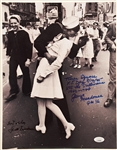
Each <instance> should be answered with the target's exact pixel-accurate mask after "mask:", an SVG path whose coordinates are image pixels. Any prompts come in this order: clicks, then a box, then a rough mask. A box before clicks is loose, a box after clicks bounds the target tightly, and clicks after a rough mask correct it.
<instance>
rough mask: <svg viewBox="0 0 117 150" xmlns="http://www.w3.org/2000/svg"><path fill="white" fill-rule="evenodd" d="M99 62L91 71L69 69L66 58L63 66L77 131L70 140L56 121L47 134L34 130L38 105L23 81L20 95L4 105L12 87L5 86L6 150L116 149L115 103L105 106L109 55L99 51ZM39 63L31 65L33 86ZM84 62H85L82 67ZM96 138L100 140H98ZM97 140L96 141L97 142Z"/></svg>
mask: <svg viewBox="0 0 117 150" xmlns="http://www.w3.org/2000/svg"><path fill="white" fill-rule="evenodd" d="M97 59H98V61H97V62H95V63H94V68H93V69H92V70H91V69H90V68H88V67H82V68H80V69H78V68H77V69H74V68H72V67H69V64H70V63H71V60H70V59H69V58H67V59H66V60H65V62H64V64H63V75H62V79H63V83H64V91H65V94H66V97H67V103H68V108H69V112H70V118H71V122H72V123H73V124H74V125H75V127H76V128H75V130H74V131H73V132H72V136H71V137H70V138H69V139H65V134H64V133H63V134H60V132H59V128H58V124H57V120H56V118H55V116H54V118H53V121H52V122H51V123H50V124H48V126H47V132H46V134H41V133H40V132H37V131H36V130H35V125H37V123H38V115H37V104H36V101H35V100H34V99H31V98H30V97H26V96H24V95H23V94H22V92H21V85H22V79H19V80H18V84H19V87H20V93H19V94H18V96H17V98H16V99H15V100H13V101H11V102H9V103H5V97H6V96H7V95H8V94H9V89H10V87H9V84H8V83H7V84H5V85H4V86H3V121H2V122H3V137H2V148H3V149H12V148H16V149H42V148H51V149H53V148H64V149H68V148H77V149H80V148H83V149H87V148H88V149H89V148H91V149H92V148H95V149H115V148H117V147H116V102H115V100H114V102H113V103H112V105H111V106H110V107H109V108H104V107H103V104H104V102H105V100H106V98H107V94H108V93H107V85H108V81H109V75H108V70H109V52H108V51H100V53H99V55H98V58H97ZM35 64H36V62H32V64H31V65H30V75H31V80H32V82H33V78H34V72H35ZM83 64H84V60H83V59H82V66H83ZM96 137H97V138H96ZM95 138H96V141H95V140H94V139H95Z"/></svg>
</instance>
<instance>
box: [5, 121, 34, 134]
mask: <svg viewBox="0 0 117 150" xmlns="http://www.w3.org/2000/svg"><path fill="white" fill-rule="evenodd" d="M25 125H26V123H25V121H23V120H21V121H15V120H12V121H8V123H7V126H9V127H10V128H9V129H8V131H9V132H10V133H12V132H14V131H26V130H34V128H30V127H25Z"/></svg>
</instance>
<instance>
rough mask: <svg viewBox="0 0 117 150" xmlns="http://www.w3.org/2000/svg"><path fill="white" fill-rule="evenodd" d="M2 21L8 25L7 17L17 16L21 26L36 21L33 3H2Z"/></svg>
mask: <svg viewBox="0 0 117 150" xmlns="http://www.w3.org/2000/svg"><path fill="white" fill-rule="evenodd" d="M2 10H3V11H2V21H3V22H7V23H8V16H9V15H13V14H17V15H20V17H21V20H22V22H21V24H22V25H25V24H26V22H27V21H30V22H33V21H36V9H35V3H2Z"/></svg>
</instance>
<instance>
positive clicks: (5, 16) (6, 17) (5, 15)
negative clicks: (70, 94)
mask: <svg viewBox="0 0 117 150" xmlns="http://www.w3.org/2000/svg"><path fill="white" fill-rule="evenodd" d="M4 19H5V21H8V15H7V13H6V12H5V13H4Z"/></svg>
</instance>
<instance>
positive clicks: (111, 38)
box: [104, 15, 116, 107]
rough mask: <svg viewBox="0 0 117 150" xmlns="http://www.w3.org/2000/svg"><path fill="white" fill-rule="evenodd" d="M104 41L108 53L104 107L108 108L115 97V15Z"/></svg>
mask: <svg viewBox="0 0 117 150" xmlns="http://www.w3.org/2000/svg"><path fill="white" fill-rule="evenodd" d="M105 41H106V43H107V44H108V47H109V51H110V62H109V75H110V81H109V83H108V97H107V100H106V101H105V103H104V107H109V106H110V105H111V104H112V102H113V99H114V97H115V95H116V15H114V16H113V22H112V23H110V25H109V28H108V31H107V34H106V36H105Z"/></svg>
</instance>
